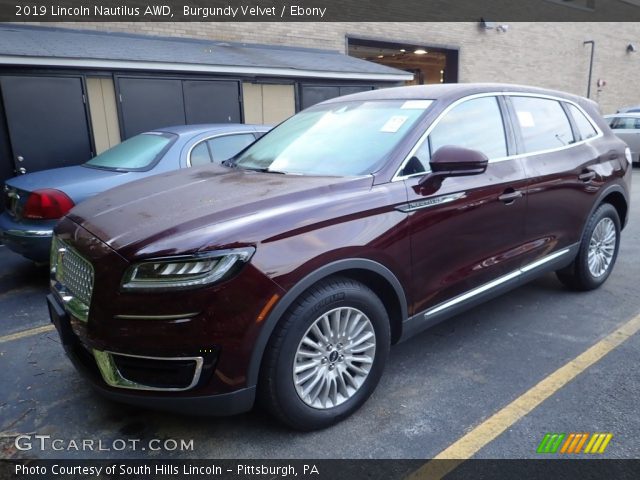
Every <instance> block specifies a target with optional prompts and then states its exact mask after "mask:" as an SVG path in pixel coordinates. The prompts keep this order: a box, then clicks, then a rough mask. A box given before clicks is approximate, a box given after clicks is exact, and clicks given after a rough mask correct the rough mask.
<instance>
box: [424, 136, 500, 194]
mask: <svg viewBox="0 0 640 480" xmlns="http://www.w3.org/2000/svg"><path fill="white" fill-rule="evenodd" d="M488 163H489V159H488V158H487V156H486V155H485V154H484V153H482V152H479V151H477V150H470V149H468V148H462V147H453V146H450V145H445V146H444V147H440V148H439V149H438V150H436V152H435V153H434V154H433V156H432V157H431V162H429V165H430V166H431V172H430V173H428V174H427V175H425V176H424V177H422V178H421V179H420V185H425V184H427V183H429V182H431V181H433V180H434V179H438V180H439V181H442V180H443V179H444V178H446V177H464V176H467V175H479V174H481V173H484V172H485V171H486V170H487V164H488Z"/></svg>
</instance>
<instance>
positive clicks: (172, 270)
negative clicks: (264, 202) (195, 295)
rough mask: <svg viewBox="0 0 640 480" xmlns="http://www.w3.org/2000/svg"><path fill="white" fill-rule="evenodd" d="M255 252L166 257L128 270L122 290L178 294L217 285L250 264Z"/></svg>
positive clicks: (247, 249)
mask: <svg viewBox="0 0 640 480" xmlns="http://www.w3.org/2000/svg"><path fill="white" fill-rule="evenodd" d="M254 252H255V249H254V248H252V247H248V248H237V249H233V250H220V251H217V252H211V253H206V254H202V255H192V256H180V257H165V258H155V259H151V260H147V261H144V262H141V263H137V264H135V265H132V266H131V267H129V269H128V270H127V272H126V273H125V275H124V278H123V279H122V289H123V290H162V289H164V290H176V289H184V288H193V287H199V286H202V285H209V284H211V283H215V282H218V281H220V280H222V279H224V278H227V277H229V276H230V275H232V274H233V273H234V272H235V271H237V269H238V268H239V267H241V266H242V265H244V264H245V263H247V262H248V261H249V260H250V259H251V256H252V255H253V253H254Z"/></svg>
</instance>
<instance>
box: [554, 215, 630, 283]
mask: <svg viewBox="0 0 640 480" xmlns="http://www.w3.org/2000/svg"><path fill="white" fill-rule="evenodd" d="M596 229H598V231H596ZM611 233H614V234H615V238H613V239H612V238H611ZM603 235H604V237H603ZM603 239H604V240H608V241H605V242H602V241H600V240H603ZM592 242H598V243H600V247H598V246H597V244H593V245H592ZM594 248H595V250H593V249H594ZM590 249H592V254H593V255H592V260H594V258H593V256H594V255H595V257H597V258H595V263H592V266H591V267H590V265H589V253H590ZM619 249H620V217H619V216H618V212H617V210H616V209H615V208H614V207H613V205H611V204H609V203H603V204H602V205H600V206H599V207H598V209H597V210H596V211H595V212H594V213H593V215H592V216H591V218H590V219H589V221H588V222H587V225H586V227H585V230H584V234H583V235H582V240H581V242H580V249H579V250H578V255H577V256H576V259H575V260H574V261H573V263H572V264H571V265H569V266H568V267H567V268H565V269H563V270H559V271H557V272H556V275H557V276H558V279H560V281H561V282H562V283H563V284H564V285H565V286H567V287H569V288H571V289H573V290H581V291H587V290H594V289H596V288H598V287H599V286H600V285H602V284H603V283H604V282H605V281H606V280H607V278H609V275H610V274H611V271H612V270H613V267H614V265H615V263H616V259H617V257H618V250H619ZM598 258H599V259H600V261H598Z"/></svg>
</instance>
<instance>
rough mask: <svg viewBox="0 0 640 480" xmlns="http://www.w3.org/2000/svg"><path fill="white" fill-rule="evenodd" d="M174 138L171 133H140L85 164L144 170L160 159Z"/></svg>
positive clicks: (175, 136) (107, 167) (114, 168)
mask: <svg viewBox="0 0 640 480" xmlns="http://www.w3.org/2000/svg"><path fill="white" fill-rule="evenodd" d="M176 138H178V136H177V135H174V134H172V133H164V132H148V133H142V134H140V135H136V136H135V137H131V138H130V139H128V140H125V141H124V142H122V143H120V144H118V145H116V146H115V147H113V148H110V149H109V150H106V151H104V152H102V153H101V154H100V155H97V156H95V157H93V158H92V159H91V160H89V161H88V162H87V163H85V165H86V166H88V167H95V168H105V169H108V170H127V171H129V170H145V169H148V168H150V167H152V166H153V164H154V163H155V162H156V161H158V160H160V157H162V155H164V153H165V151H166V149H167V148H169V145H171V144H172V143H173V142H174V141H175V139H176Z"/></svg>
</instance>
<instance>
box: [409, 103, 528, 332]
mask: <svg viewBox="0 0 640 480" xmlns="http://www.w3.org/2000/svg"><path fill="white" fill-rule="evenodd" d="M501 104H502V102H501V101H499V100H498V98H497V97H495V96H484V97H480V98H474V99H469V100H466V101H464V102H463V103H460V104H458V105H457V106H455V107H454V108H453V109H451V110H450V111H449V112H448V113H446V114H445V115H444V116H443V117H442V118H441V119H440V120H439V121H438V123H437V124H436V126H435V127H433V128H432V130H431V132H430V134H429V136H428V138H427V139H426V140H425V141H423V142H422V143H421V144H419V146H417V147H416V149H414V152H413V153H412V154H411V155H410V159H409V161H408V162H407V164H406V166H405V168H404V171H402V172H401V175H403V176H404V177H405V179H404V181H405V183H406V186H407V192H408V197H409V203H408V206H407V211H408V212H409V222H410V226H411V250H412V259H413V262H412V263H413V291H412V294H413V295H412V298H414V299H415V304H414V306H413V313H414V314H416V313H417V312H424V311H426V313H425V314H424V315H425V319H427V320H428V317H429V316H430V315H435V314H437V313H438V312H441V311H444V310H448V309H449V308H452V307H455V305H456V303H457V302H458V301H459V302H462V301H463V300H467V299H470V298H472V297H474V296H478V298H479V297H480V296H481V294H482V293H483V291H481V290H478V289H479V288H480V289H481V287H482V288H484V287H486V290H487V291H489V290H492V289H493V287H491V286H487V285H488V284H489V283H490V282H493V281H495V280H496V279H499V278H501V277H505V276H508V275H511V274H512V273H513V272H515V271H517V270H518V268H519V266H520V263H521V259H520V252H521V247H522V244H523V242H524V223H525V218H524V216H525V210H526V204H525V200H524V198H523V196H522V195H523V193H524V190H525V188H526V178H525V174H524V170H523V167H522V164H521V161H520V159H518V158H509V153H510V151H511V150H512V149H513V148H514V144H513V137H512V135H511V128H510V124H509V122H508V119H507V118H506V116H505V115H506V112H505V110H504V109H502V108H501ZM445 145H453V146H460V147H465V148H470V149H474V150H478V151H480V152H483V153H484V154H485V155H487V157H488V158H489V159H490V163H489V165H488V167H487V170H486V172H485V173H484V174H480V175H473V176H465V177H450V178H446V179H445V180H444V181H443V182H442V185H441V186H440V188H439V189H438V190H437V191H435V192H432V191H424V190H422V189H421V188H420V186H419V181H420V178H422V176H423V175H424V172H426V171H428V170H429V159H430V157H431V155H432V154H433V153H434V152H435V151H437V150H438V148H440V147H442V146H445ZM514 278H515V276H514ZM506 281H507V280H505V282H506ZM483 286H484V287H483ZM474 290H475V291H474Z"/></svg>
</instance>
